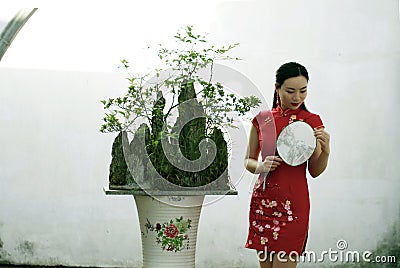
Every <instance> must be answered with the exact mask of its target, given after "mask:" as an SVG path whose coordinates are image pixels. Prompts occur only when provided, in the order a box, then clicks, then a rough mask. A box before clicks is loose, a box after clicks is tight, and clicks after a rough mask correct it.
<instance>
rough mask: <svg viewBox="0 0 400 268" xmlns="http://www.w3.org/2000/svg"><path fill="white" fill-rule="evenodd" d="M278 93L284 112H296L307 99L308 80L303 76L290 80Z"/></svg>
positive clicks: (287, 80) (285, 82) (278, 89)
mask: <svg viewBox="0 0 400 268" xmlns="http://www.w3.org/2000/svg"><path fill="white" fill-rule="evenodd" d="M276 91H277V92H278V95H279V99H280V102H281V108H282V109H283V110H286V109H292V110H296V109H297V108H299V107H300V105H301V104H302V103H303V102H304V100H305V99H306V97H307V79H306V78H305V77H304V76H302V75H301V76H297V77H291V78H288V79H286V80H285V81H284V82H283V84H282V86H281V87H280V88H276Z"/></svg>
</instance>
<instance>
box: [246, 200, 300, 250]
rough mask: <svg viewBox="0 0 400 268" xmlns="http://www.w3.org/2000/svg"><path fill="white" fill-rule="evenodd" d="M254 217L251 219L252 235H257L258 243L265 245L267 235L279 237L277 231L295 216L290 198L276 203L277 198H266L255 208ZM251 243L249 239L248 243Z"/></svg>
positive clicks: (273, 237)
mask: <svg viewBox="0 0 400 268" xmlns="http://www.w3.org/2000/svg"><path fill="white" fill-rule="evenodd" d="M255 214H256V215H255V216H256V217H255V219H256V220H253V221H252V226H253V228H252V229H253V230H254V232H255V233H254V237H257V236H258V237H259V239H260V244H261V245H266V244H267V243H268V241H269V239H268V237H270V238H272V239H273V240H278V239H279V232H280V231H281V230H282V228H284V227H285V226H286V224H287V223H289V222H293V221H294V220H295V219H296V217H295V216H293V211H292V209H291V202H290V200H287V199H286V200H285V201H284V202H280V203H278V201H277V200H271V199H268V198H263V199H261V202H260V203H259V204H258V208H257V209H255ZM257 239H258V238H257ZM252 243H253V241H252V240H249V244H250V245H251V244H252Z"/></svg>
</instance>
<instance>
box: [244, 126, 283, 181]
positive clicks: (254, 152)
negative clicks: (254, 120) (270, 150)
mask: <svg viewBox="0 0 400 268" xmlns="http://www.w3.org/2000/svg"><path fill="white" fill-rule="evenodd" d="M259 154H260V144H259V141H258V132H257V128H256V127H255V126H254V125H252V126H251V128H250V137H249V143H248V145H247V152H246V156H245V159H244V165H245V167H246V169H247V170H248V171H250V172H251V173H254V174H259V173H262V172H268V171H274V170H275V169H276V168H277V167H278V166H279V165H280V164H281V162H282V159H280V158H279V157H278V156H267V157H266V158H265V159H264V161H263V162H258V155H259Z"/></svg>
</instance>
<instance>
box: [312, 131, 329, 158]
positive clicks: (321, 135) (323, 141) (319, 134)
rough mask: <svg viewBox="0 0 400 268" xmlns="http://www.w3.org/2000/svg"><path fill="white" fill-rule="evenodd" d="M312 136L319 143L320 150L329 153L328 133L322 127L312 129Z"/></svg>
mask: <svg viewBox="0 0 400 268" xmlns="http://www.w3.org/2000/svg"><path fill="white" fill-rule="evenodd" d="M314 136H315V137H316V138H317V141H318V143H319V144H320V145H321V150H322V152H324V153H327V154H329V152H330V146H329V140H330V135H329V133H328V132H326V131H325V129H324V128H319V129H315V130H314Z"/></svg>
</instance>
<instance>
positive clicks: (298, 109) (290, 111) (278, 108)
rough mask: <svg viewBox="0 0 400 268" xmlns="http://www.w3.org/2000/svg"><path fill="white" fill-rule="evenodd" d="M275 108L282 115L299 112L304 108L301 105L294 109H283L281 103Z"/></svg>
mask: <svg viewBox="0 0 400 268" xmlns="http://www.w3.org/2000/svg"><path fill="white" fill-rule="evenodd" d="M275 109H276V111H277V112H279V114H280V116H290V115H293V114H298V113H299V112H300V111H301V110H302V108H301V107H299V108H297V109H296V110H292V109H286V110H282V108H281V106H280V105H278V106H277V107H276V108H275Z"/></svg>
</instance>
